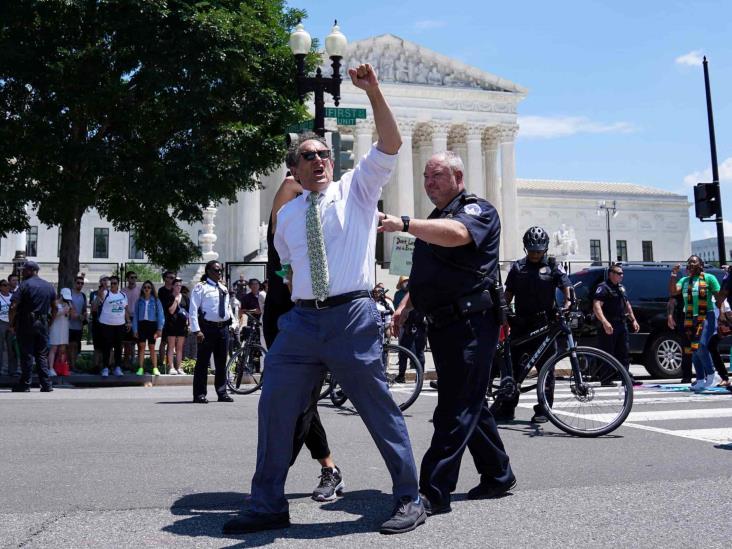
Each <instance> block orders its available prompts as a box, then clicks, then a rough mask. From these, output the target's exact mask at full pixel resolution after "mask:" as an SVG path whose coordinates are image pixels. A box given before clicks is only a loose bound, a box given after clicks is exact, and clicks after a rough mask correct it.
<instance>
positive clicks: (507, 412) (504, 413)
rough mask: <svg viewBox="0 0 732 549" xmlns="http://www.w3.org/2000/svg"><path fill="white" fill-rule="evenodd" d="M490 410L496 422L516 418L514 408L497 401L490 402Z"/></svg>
mask: <svg viewBox="0 0 732 549" xmlns="http://www.w3.org/2000/svg"><path fill="white" fill-rule="evenodd" d="M490 412H491V414H493V419H495V420H496V422H498V423H502V422H506V421H513V420H514V419H515V418H516V409H515V408H512V407H510V406H506V405H505V404H500V403H497V402H494V403H493V404H491V407H490Z"/></svg>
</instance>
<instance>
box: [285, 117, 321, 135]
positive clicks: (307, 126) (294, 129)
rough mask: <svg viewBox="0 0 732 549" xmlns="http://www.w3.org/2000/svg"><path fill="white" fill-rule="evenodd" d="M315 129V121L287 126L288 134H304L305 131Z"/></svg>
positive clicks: (304, 121) (305, 121)
mask: <svg viewBox="0 0 732 549" xmlns="http://www.w3.org/2000/svg"><path fill="white" fill-rule="evenodd" d="M314 127H315V120H313V119H312V118H311V119H310V120H303V121H302V122H299V123H297V124H291V125H289V126H287V130H286V132H287V133H302V132H304V131H305V130H312V129H313V128H314Z"/></svg>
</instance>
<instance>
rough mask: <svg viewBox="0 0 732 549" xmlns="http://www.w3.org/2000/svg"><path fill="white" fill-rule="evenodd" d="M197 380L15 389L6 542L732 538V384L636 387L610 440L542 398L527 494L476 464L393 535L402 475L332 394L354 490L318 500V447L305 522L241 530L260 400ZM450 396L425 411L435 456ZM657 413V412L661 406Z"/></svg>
mask: <svg viewBox="0 0 732 549" xmlns="http://www.w3.org/2000/svg"><path fill="white" fill-rule="evenodd" d="M190 397H191V394H190V387H153V388H114V389H111V388H105V389H64V388H58V389H57V390H56V391H54V392H53V393H51V394H41V393H39V392H37V390H34V392H32V393H30V394H11V393H9V392H8V391H7V390H0V425H2V428H1V429H2V431H1V433H2V434H1V435H0V546H2V547H54V548H56V547H140V546H156V547H160V546H165V547H254V546H262V545H273V546H280V547H310V548H311V547H313V546H314V545H315V544H317V545H318V546H343V547H365V546H372V547H373V546H385V547H397V546H401V547H416V546H420V547H436V548H441V549H442V548H445V547H454V546H459V547H486V546H496V547H537V546H539V547H580V546H582V547H587V546H589V547H610V546H613V547H618V546H621V547H649V546H654V547H655V546H666V547H690V546H697V547H702V546H703V547H729V545H730V538H732V526H730V521H729V517H730V516H732V497H730V492H731V490H732V476H731V475H732V473H731V471H732V452H731V451H730V450H732V429H730V427H731V426H732V421H731V419H730V418H731V417H732V395H709V396H695V395H690V394H689V393H666V392H664V391H662V390H659V389H655V388H643V389H639V390H638V391H637V392H636V404H635V406H634V409H633V412H634V415H632V416H631V418H629V420H628V422H627V426H623V427H621V428H620V429H619V430H618V431H616V432H615V433H613V434H612V435H610V436H607V437H603V438H599V439H578V438H574V437H570V436H566V435H565V434H564V433H562V432H561V431H558V430H557V429H556V428H554V427H553V426H551V425H549V426H547V425H545V426H543V427H535V426H533V425H531V424H530V423H529V422H528V419H529V417H530V415H531V410H530V407H531V404H532V397H531V396H529V395H527V396H524V397H523V398H522V406H525V407H524V408H519V410H518V418H517V420H515V421H514V422H512V423H510V424H507V425H504V426H502V427H501V434H502V436H503V438H504V442H505V444H506V447H507V449H508V452H509V454H510V456H511V459H512V465H513V468H514V471H515V473H516V475H517V477H518V481H519V484H518V487H517V488H516V489H515V491H514V493H513V495H511V496H508V497H505V498H502V499H500V500H495V501H481V502H473V501H467V500H466V499H465V493H466V491H467V490H468V489H469V488H471V487H472V486H474V485H475V484H476V483H477V481H478V477H477V474H476V473H475V470H474V467H473V464H472V460H471V459H470V458H469V457H467V456H466V459H464V461H463V466H462V470H461V477H460V482H459V485H458V489H457V492H456V494H455V496H454V500H453V512H452V513H450V514H447V515H441V516H438V517H433V518H431V519H429V520H428V522H427V524H426V525H424V526H422V527H420V528H418V529H417V530H416V531H414V532H411V533H408V534H404V535H401V536H391V537H386V536H381V535H380V534H378V526H379V524H380V523H381V522H382V521H383V520H385V518H386V517H387V516H388V514H389V512H390V507H391V498H390V495H389V494H390V479H389V476H388V474H387V471H386V468H385V467H384V465H383V463H382V461H381V458H380V456H379V454H378V452H377V451H376V449H375V446H374V444H373V442H372V441H371V439H370V437H369V435H368V433H367V432H366V430H365V428H364V427H363V424H362V423H361V420H360V418H359V417H358V415H356V414H354V412H353V410H352V409H350V408H345V409H335V408H333V407H331V406H328V405H322V406H321V415H322V418H323V422H324V424H325V427H326V430H327V431H328V433H329V441H330V444H331V448H332V449H333V452H334V455H335V458H336V461H337V463H338V464H339V466H340V467H341V468H342V470H343V472H344V475H345V480H346V483H347V492H346V495H345V497H343V498H340V499H339V500H337V501H335V502H332V503H325V504H317V503H315V502H314V501H312V500H310V499H309V494H310V491H311V490H312V488H313V487H314V486H315V485H316V483H317V480H318V478H317V477H318V474H319V469H318V467H317V465H316V463H315V462H314V461H312V460H311V459H310V458H309V456H308V455H307V452H306V451H305V452H303V454H301V456H300V457H299V459H298V461H297V463H296V464H295V465H294V466H293V468H292V470H291V473H290V476H289V479H288V483H287V492H288V495H289V498H290V503H291V509H290V511H291V516H292V522H293V527H292V528H290V529H288V530H280V531H273V532H268V533H260V534H254V535H249V536H239V537H235V536H223V535H222V534H221V526H222V525H223V523H224V522H225V521H226V520H228V519H229V518H231V517H233V516H235V514H236V513H237V512H239V511H240V510H242V509H244V508H246V501H245V497H246V494H247V492H248V489H249V481H250V479H251V476H252V473H253V471H254V463H255V455H256V440H257V435H256V429H257V425H256V423H257V422H256V416H257V412H256V406H257V402H258V395H257V394H255V395H250V396H239V397H235V398H236V402H234V403H233V404H223V403H222V404H219V403H215V402H213V403H211V404H209V405H206V406H201V405H193V404H191V403H190V402H189V401H190ZM435 403H436V393H435V392H434V391H432V390H430V389H426V390H425V391H424V392H423V394H422V395H421V396H420V398H419V399H418V400H417V402H416V403H415V405H414V406H413V407H412V408H410V409H409V410H408V411H407V413H406V417H407V422H408V426H409V430H410V434H411V437H412V443H413V446H414V450H415V455H416V456H417V459H418V460H420V459H421V456H422V455H423V454H424V452H425V450H426V448H427V445H428V443H429V439H430V436H431V433H432V425H431V423H430V418H431V414H432V409H433V407H434V405H435ZM649 412H654V413H650V414H649Z"/></svg>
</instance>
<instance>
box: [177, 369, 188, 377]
mask: <svg viewBox="0 0 732 549" xmlns="http://www.w3.org/2000/svg"><path fill="white" fill-rule="evenodd" d="M176 372H177V373H178V375H179V376H184V375H186V373H185V372H184V371H183V370H176Z"/></svg>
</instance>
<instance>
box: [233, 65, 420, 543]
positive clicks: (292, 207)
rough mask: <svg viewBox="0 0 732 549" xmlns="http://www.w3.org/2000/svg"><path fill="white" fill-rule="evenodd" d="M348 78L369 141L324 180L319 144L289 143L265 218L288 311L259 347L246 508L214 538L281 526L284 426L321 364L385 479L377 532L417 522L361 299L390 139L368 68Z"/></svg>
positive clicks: (368, 304) (368, 284)
mask: <svg viewBox="0 0 732 549" xmlns="http://www.w3.org/2000/svg"><path fill="white" fill-rule="evenodd" d="M348 74H349V76H350V77H351V81H352V82H353V84H354V85H355V86H356V87H358V88H360V89H362V90H364V91H365V92H366V95H367V96H368V98H369V101H370V103H371V107H372V109H373V113H374V122H375V125H376V130H377V132H378V134H379V140H378V142H377V143H376V145H375V146H373V147H372V148H371V150H370V151H368V153H367V154H366V155H364V157H363V158H362V159H361V161H360V162H359V164H358V165H357V166H356V168H355V169H354V170H353V171H352V172H348V173H346V174H345V175H344V176H343V177H342V178H341V180H340V181H335V182H334V181H333V163H332V161H331V151H330V150H329V149H328V146H327V144H326V142H325V140H323V139H322V138H319V137H318V136H316V135H314V134H311V135H310V136H304V139H303V138H301V139H300V140H299V143H298V144H295V146H296V147H297V151H296V152H297V159H298V160H297V165H296V167H295V170H294V175H295V177H296V179H297V180H298V181H299V182H300V184H301V185H302V187H303V194H302V195H301V196H299V197H297V198H295V199H294V200H292V201H290V202H288V203H287V204H286V205H285V206H284V207H283V208H282V209H281V210H280V211H279V213H278V214H277V229H276V232H275V238H274V242H275V247H276V248H277V251H278V252H279V255H280V258H281V260H282V264H283V266H284V265H286V264H289V266H290V269H291V274H290V277H289V278H290V280H291V282H292V300H293V301H294V302H295V307H294V308H293V309H292V310H290V311H289V312H287V313H286V314H284V315H282V316H281V317H280V319H279V328H280V332H279V335H278V336H277V338H276V339H275V341H274V344H273V345H272V348H271V349H270V352H269V353H268V354H267V361H266V372H267V373H266V375H265V376H264V385H263V388H262V395H261V397H260V400H259V443H258V448H257V468H256V472H255V474H254V478H253V479H252V490H251V508H250V509H249V510H248V511H246V512H245V513H244V514H243V515H242V516H241V517H239V518H237V519H234V520H231V521H229V522H228V523H226V524H225V525H224V533H226V534H241V533H245V532H255V531H259V530H268V529H276V528H285V527H287V526H289V524H290V517H289V511H288V505H287V499H286V497H285V492H284V488H285V480H286V478H287V471H288V467H289V465H290V457H291V456H292V441H293V434H294V430H295V422H296V420H297V418H298V416H299V415H300V414H301V413H302V412H303V410H305V409H306V408H307V407H308V404H309V400H310V395H311V393H312V391H313V389H314V386H315V384H317V383H318V382H320V380H321V379H322V372H323V370H324V368H327V369H329V370H330V371H331V372H332V373H333V374H334V375H335V376H336V377H337V378H338V381H339V382H340V383H341V386H342V387H343V389H344V390H345V392H346V393H347V394H348V396H349V398H350V399H351V402H353V404H354V406H355V407H356V409H357V410H358V412H359V414H360V415H361V419H362V420H363V421H364V423H365V424H366V427H367V428H368V430H369V432H370V434H371V436H372V438H373V439H374V442H375V443H376V446H377V447H378V449H379V451H380V452H381V455H382V457H383V459H384V461H385V462H386V465H387V468H388V470H389V473H390V474H391V478H392V489H393V494H394V500H395V506H394V510H393V513H392V516H391V518H389V520H387V521H386V522H385V523H384V524H383V525H382V526H381V532H382V533H384V534H396V533H401V532H407V531H410V530H413V529H414V528H416V527H417V526H419V525H420V524H422V523H423V522H424V521H425V518H426V514H425V511H424V506H423V505H422V502H421V500H420V498H419V493H418V487H417V470H416V466H415V463H414V456H413V454H412V448H411V445H410V442H409V434H408V432H407V427H406V425H405V423H404V418H403V417H402V414H401V411H400V410H399V408H398V407H397V405H396V404H395V403H394V401H393V399H392V398H391V395H390V394H389V391H388V388H387V383H386V378H385V375H384V368H383V365H382V361H381V330H382V328H383V327H382V326H381V316H380V315H379V313H378V311H377V309H376V303H375V302H374V300H373V299H372V298H371V295H370V290H371V288H373V286H374V250H375V241H376V225H377V202H378V200H379V197H380V195H381V189H382V187H383V186H384V185H386V183H387V182H388V181H389V178H390V176H391V174H392V171H393V170H394V167H395V166H396V161H397V156H396V154H397V152H398V151H399V147H400V146H401V136H400V135H399V128H398V126H397V124H396V121H395V119H394V116H393V114H392V112H391V109H390V108H389V106H388V104H387V102H386V100H385V99H384V96H383V94H382V92H381V88H380V87H379V82H378V80H377V78H376V73H375V72H374V70H373V68H372V67H371V66H370V65H361V66H359V67H358V68H357V69H349V71H348Z"/></svg>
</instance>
